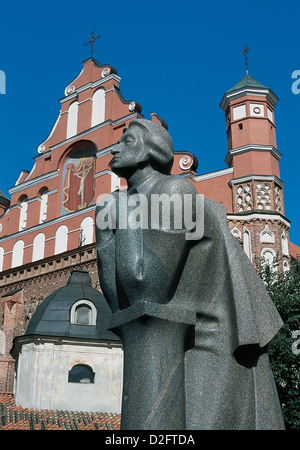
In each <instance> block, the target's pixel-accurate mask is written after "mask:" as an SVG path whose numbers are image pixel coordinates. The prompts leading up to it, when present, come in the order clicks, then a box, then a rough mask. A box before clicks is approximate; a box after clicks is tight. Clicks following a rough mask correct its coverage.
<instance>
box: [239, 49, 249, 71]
mask: <svg viewBox="0 0 300 450" xmlns="http://www.w3.org/2000/svg"><path fill="white" fill-rule="evenodd" d="M249 51H250V47H248V45H244V48H243V50H242V51H241V53H242V55H244V56H245V64H246V73H247V75H248V53H249Z"/></svg>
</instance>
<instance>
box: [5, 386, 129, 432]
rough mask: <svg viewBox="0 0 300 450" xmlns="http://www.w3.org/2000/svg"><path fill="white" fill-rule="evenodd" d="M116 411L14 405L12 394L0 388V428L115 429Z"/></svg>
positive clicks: (116, 422) (118, 416)
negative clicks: (49, 408) (114, 412)
mask: <svg viewBox="0 0 300 450" xmlns="http://www.w3.org/2000/svg"><path fill="white" fill-rule="evenodd" d="M120 418H121V416H120V415H119V414H111V413H100V412H99V413H98V412H82V411H80V412H78V411H53V410H41V409H28V408H22V407H21V406H17V405H16V404H15V402H14V398H13V395H12V394H10V393H1V392H0V431H2V430H119V429H120Z"/></svg>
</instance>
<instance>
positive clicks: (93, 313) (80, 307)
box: [70, 299, 97, 325]
mask: <svg viewBox="0 0 300 450" xmlns="http://www.w3.org/2000/svg"><path fill="white" fill-rule="evenodd" d="M96 320H97V310H96V307H95V305H94V303H93V302H91V301H90V300H86V299H81V300H78V301H77V302H75V303H74V304H73V306H72V308H71V312H70V321H71V323H73V324H74V325H96Z"/></svg>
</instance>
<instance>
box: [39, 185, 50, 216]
mask: <svg viewBox="0 0 300 450" xmlns="http://www.w3.org/2000/svg"><path fill="white" fill-rule="evenodd" d="M47 209H48V190H45V191H43V193H42V195H41V209H40V223H44V222H46V220H47Z"/></svg>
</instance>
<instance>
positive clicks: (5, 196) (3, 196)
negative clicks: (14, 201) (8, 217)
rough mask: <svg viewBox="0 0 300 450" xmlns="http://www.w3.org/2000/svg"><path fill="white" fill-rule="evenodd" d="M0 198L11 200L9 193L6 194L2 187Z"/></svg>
mask: <svg viewBox="0 0 300 450" xmlns="http://www.w3.org/2000/svg"><path fill="white" fill-rule="evenodd" d="M0 199H4V200H9V198H8V197H7V195H5V194H4V192H3V191H2V190H1V189H0Z"/></svg>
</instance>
